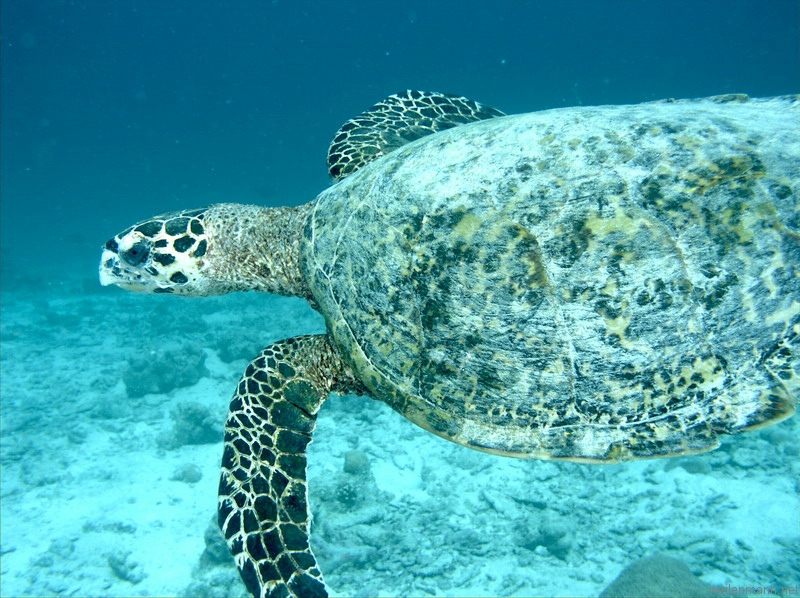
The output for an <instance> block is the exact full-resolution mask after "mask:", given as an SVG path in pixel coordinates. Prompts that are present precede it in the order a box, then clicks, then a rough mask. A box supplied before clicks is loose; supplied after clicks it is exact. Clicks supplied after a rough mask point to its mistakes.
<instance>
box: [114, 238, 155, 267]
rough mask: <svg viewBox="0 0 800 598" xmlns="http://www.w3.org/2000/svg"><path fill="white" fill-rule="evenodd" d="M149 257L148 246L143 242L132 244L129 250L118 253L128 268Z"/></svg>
mask: <svg viewBox="0 0 800 598" xmlns="http://www.w3.org/2000/svg"><path fill="white" fill-rule="evenodd" d="M149 256H150V246H149V244H148V243H146V242H145V241H139V242H138V243H134V244H133V245H131V247H130V248H128V249H126V250H125V251H122V252H120V254H119V257H120V258H122V260H123V261H124V262H125V263H126V264H128V265H129V266H138V265H139V264H141V263H142V262H143V261H145V260H146V259H147V258H148V257H149Z"/></svg>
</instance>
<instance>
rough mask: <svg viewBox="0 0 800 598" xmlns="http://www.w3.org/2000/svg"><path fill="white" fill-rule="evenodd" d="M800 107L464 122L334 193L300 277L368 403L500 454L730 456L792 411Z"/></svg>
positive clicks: (582, 113)
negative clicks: (726, 442) (734, 440)
mask: <svg viewBox="0 0 800 598" xmlns="http://www.w3.org/2000/svg"><path fill="white" fill-rule="evenodd" d="M798 118H800V101H798V97H785V98H773V99H766V100H756V99H749V98H747V97H746V96H728V97H723V98H709V99H704V100H692V101H677V102H676V101H666V102H655V103H650V104H642V105H637V106H610V107H597V108H567V109H558V110H552V111H544V112H536V113H531V114H522V115H515V116H508V117H500V118H492V119H490V120H486V121H481V122H476V123H472V124H467V125H463V126H459V127H456V128H453V129H449V130H446V131H442V132H438V133H435V134H432V135H429V136H427V137H425V138H423V139H419V140H417V141H414V142H412V143H409V144H408V145H405V146H403V147H401V148H399V149H396V150H394V151H393V152H391V153H389V154H388V155H386V156H383V157H382V158H380V159H378V160H375V161H374V162H372V163H370V164H367V165H366V166H364V167H363V168H361V169H360V170H358V171H357V172H355V173H354V174H352V175H350V176H349V177H348V178H346V179H344V180H342V181H340V182H339V183H337V184H335V185H333V186H332V187H330V188H329V189H328V190H326V191H325V192H323V193H322V194H321V195H320V196H319V197H318V198H317V200H316V202H315V203H314V205H313V208H312V210H311V213H310V216H309V220H308V222H307V225H306V230H305V242H304V247H303V250H302V251H303V271H304V276H305V277H306V279H307V281H308V284H309V286H310V288H311V292H312V294H313V297H314V300H315V301H316V303H317V304H318V306H319V308H320V311H321V312H322V314H323V316H324V317H325V320H326V323H327V327H328V330H329V333H330V335H331V336H332V338H333V339H334V342H335V344H336V345H337V346H338V347H339V349H340V351H341V353H342V356H343V358H344V359H345V361H347V362H348V363H349V364H350V366H351V367H352V368H353V369H354V371H355V372H356V374H357V376H359V378H360V379H361V380H362V382H363V383H364V385H365V386H366V387H367V388H368V389H369V391H370V392H371V394H372V395H373V396H374V397H375V398H377V399H379V400H382V401H384V402H386V403H387V404H389V405H390V406H391V407H392V408H394V409H395V410H397V411H398V412H400V413H402V414H403V415H404V416H406V417H407V418H408V419H410V420H411V421H413V422H415V423H416V424H418V425H420V426H422V427H423V428H426V429H428V430H430V431H432V432H434V433H436V434H439V435H441V436H443V437H445V438H448V439H450V440H453V441H455V442H458V443H461V444H464V445H468V446H470V447H473V448H478V449H481V450H486V451H489V452H495V453H502V454H511V455H515V456H529V457H538V458H564V459H572V460H588V461H594V460H600V461H605V460H622V459H632V458H645V457H654V456H664V455H672V454H685V453H692V452H700V451H704V450H709V449H711V448H715V447H716V446H717V445H718V443H719V441H718V438H717V436H718V434H721V433H736V432H739V431H741V430H744V429H747V428H752V427H754V426H758V425H760V424H765V423H768V422H771V421H776V420H779V419H781V418H783V417H786V416H788V415H790V414H791V413H792V412H793V409H794V407H793V399H792V395H796V394H797V391H798V386H799V383H798V376H799V374H800V363H799V360H798V340H797V339H798V332H800V274H799V273H798V269H799V268H800V266H799V265H800V207H799V204H800V202H799V201H798V194H799V193H800V127H797V126H796V125H797V122H798Z"/></svg>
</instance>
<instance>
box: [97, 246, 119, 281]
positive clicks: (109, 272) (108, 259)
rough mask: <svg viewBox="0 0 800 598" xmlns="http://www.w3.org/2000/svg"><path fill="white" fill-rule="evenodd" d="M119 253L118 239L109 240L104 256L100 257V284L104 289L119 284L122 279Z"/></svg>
mask: <svg viewBox="0 0 800 598" xmlns="http://www.w3.org/2000/svg"><path fill="white" fill-rule="evenodd" d="M118 252H119V244H118V243H117V240H116V239H109V240H108V241H106V244H105V245H103V254H102V255H101V256H100V284H101V285H103V286H104V287H107V286H109V285H112V284H119V282H120V279H121V278H122V269H121V268H120V265H119V253H118Z"/></svg>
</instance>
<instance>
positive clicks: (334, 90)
mask: <svg viewBox="0 0 800 598" xmlns="http://www.w3.org/2000/svg"><path fill="white" fill-rule="evenodd" d="M0 11H2V12H1V14H0V28H1V29H0V33H1V39H0V42H1V43H2V48H1V52H2V53H1V55H0V58H1V59H2V64H1V65H0V67H1V69H0V70H1V73H0V77H1V80H0V83H1V84H2V87H1V89H0V93H1V94H2V96H1V100H2V103H1V104H0V109H1V111H0V118H2V122H1V126H2V129H1V130H0V144H1V145H0V160H1V162H0V260H1V261H0V285H1V286H0V293H1V294H0V309H1V310H2V312H1V313H0V324H1V325H2V330H1V331H2V337H1V338H0V360H1V361H0V368H1V369H0V416H1V417H0V458H1V459H2V470H1V473H2V480H1V482H2V485H1V486H0V493H1V494H0V526H1V527H0V595H3V596H42V595H64V596H165V595H186V596H226V595H242V594H243V592H244V589H243V586H242V585H241V584H240V582H239V580H238V575H237V574H236V571H235V567H234V566H233V564H232V562H231V561H230V559H229V557H228V554H227V548H226V547H225V546H224V545H223V544H222V543H221V540H220V539H219V537H218V535H217V532H216V530H215V527H214V525H213V524H212V521H213V519H214V515H215V509H216V485H217V475H218V469H219V459H220V455H221V446H222V445H221V442H220V441H221V427H222V424H223V422H224V419H225V413H226V410H227V404H228V401H229V397H230V394H231V393H232V391H233V389H234V387H235V384H236V381H237V380H238V377H239V375H240V374H241V372H242V371H243V369H244V367H245V365H246V363H247V361H248V360H249V359H250V358H252V357H253V356H255V355H256V354H257V352H258V351H259V350H260V349H261V348H262V347H264V346H266V345H268V344H269V343H271V342H273V341H275V340H278V339H281V338H284V337H286V336H289V335H293V334H303V333H313V332H321V331H322V330H323V328H324V326H323V323H322V320H321V318H320V317H319V316H318V315H317V314H315V313H314V312H313V311H312V310H311V309H310V308H309V307H308V306H307V304H305V302H303V301H301V300H297V299H290V298H279V297H271V296H264V295H256V294H238V295H231V296H226V297H218V298H211V299H204V300H185V299H180V298H175V297H162V296H158V297H156V296H135V295H129V294H126V293H124V292H122V291H120V290H119V289H116V288H101V287H100V286H99V283H98V281H97V266H98V260H99V256H100V248H101V246H102V244H103V243H104V242H105V240H106V239H108V238H109V237H111V236H112V235H113V234H115V233H117V232H119V231H121V230H122V229H124V228H126V227H127V226H129V225H130V224H132V223H134V222H136V221H138V220H141V219H143V218H146V217H148V216H151V215H153V214H155V213H159V212H164V211H170V210H175V209H182V208H190V207H199V206H204V205H207V204H210V203H215V202H222V201H232V202H239V203H256V204H261V205H267V206H270V205H275V206H277V205H298V204H301V203H305V202H307V201H310V200H312V199H313V198H314V197H315V196H316V195H317V194H318V193H319V192H320V191H321V190H323V189H324V188H325V187H326V186H328V185H329V184H330V181H329V179H328V177H327V173H326V167H325V155H326V150H327V147H328V144H329V142H330V140H331V138H332V136H333V134H334V133H335V132H336V130H337V129H338V127H339V126H340V125H341V124H342V123H343V122H344V121H345V120H347V119H348V118H350V117H352V116H355V115H357V114H358V113H360V112H361V111H363V110H364V109H366V108H368V107H370V106H371V105H372V104H374V103H375V102H377V101H379V100H381V99H382V98H384V97H385V96H387V95H389V94H391V93H394V92H397V91H400V90H405V89H422V90H430V91H441V92H447V93H456V94H460V95H464V96H467V97H469V98H471V99H474V100H477V101H479V102H482V103H485V104H487V105H490V106H493V107H496V108H498V109H500V110H503V111H504V112H506V113H509V114H511V113H519V112H529V111H534V110H543V109H548V108H557V107H564V106H575V105H595V104H626V103H639V102H643V101H650V100H657V99H663V98H669V97H673V98H687V97H701V96H709V95H719V94H726V93H746V94H748V95H750V96H772V95H782V94H789V93H798V92H800V1H798V0H767V1H765V0H702V1H689V0H685V1H683V0H663V1H662V0H560V1H555V0H553V1H547V2H545V1H525V0H513V1H512V0H505V1H500V0H496V1H489V0H481V1H477V0H447V1H444V0H441V1H433V0H423V1H417V0H408V1H403V2H393V1H389V0H372V1H367V0H364V1H354V0H350V1H340V2H334V1H303V0H272V1H247V0H241V1H232V2H223V1H221V0H220V1H209V0H191V1H190V0H164V1H157V0H140V1H137V0H128V1H120V0H96V1H88V2H86V1H69V0H3V1H2V2H1V3H0ZM798 427H799V425H798V418H797V417H795V418H792V419H790V420H788V421H786V422H783V423H781V424H779V425H776V426H773V427H771V428H767V429H765V430H762V431H759V432H754V433H751V434H746V435H744V436H741V437H734V438H726V439H725V440H724V442H723V446H722V447H721V448H720V449H719V450H718V451H716V452H713V453H709V454H706V455H699V456H695V457H687V458H680V459H672V460H657V461H651V462H638V463H630V464H625V465H613V466H607V467H598V466H586V465H577V464H569V463H546V462H534V461H531V462H525V461H516V460H511V459H502V458H499V457H492V456H489V455H484V454H479V453H476V452H473V451H470V450H468V449H465V448H462V447H458V446H455V445H452V444H449V443H447V442H445V441H443V440H441V439H439V438H435V437H432V436H431V435H429V434H427V433H426V432H424V431H422V430H421V429H418V428H416V427H415V426H413V425H412V424H410V423H408V422H406V421H405V420H404V419H403V418H402V417H400V416H399V415H397V414H395V413H393V412H391V410H390V409H389V408H388V407H385V406H384V405H382V404H379V403H377V402H375V401H371V400H369V399H367V398H356V397H334V398H332V399H331V400H330V401H329V402H328V403H327V404H326V405H325V407H324V408H323V410H322V412H321V415H320V419H319V424H318V428H317V432H316V434H315V441H314V443H313V444H312V446H311V449H310V465H309V478H310V483H309V484H310V493H311V497H310V500H311V506H312V510H313V512H314V516H315V519H314V527H313V538H312V543H313V548H314V550H315V553H316V554H317V557H318V559H319V561H320V565H321V568H322V570H323V573H324V575H325V578H326V582H327V583H328V585H329V586H330V589H331V592H332V593H333V594H334V595H363V596H372V595H384V596H395V595H442V596H466V595H470V596H489V595H509V596H531V595H561V596H574V595H581V596H582V595H598V594H600V593H601V592H602V591H603V590H604V589H605V588H607V587H608V586H609V584H611V582H612V581H613V580H614V579H615V578H616V577H617V576H618V575H619V574H620V572H621V571H623V570H624V569H625V568H626V567H628V566H629V565H632V564H634V563H639V564H640V565H641V567H640V569H639V570H638V571H639V573H638V575H639V576H640V577H639V578H638V580H637V582H636V583H640V584H645V583H646V582H647V581H648V580H650V579H652V578H654V577H655V574H656V573H657V572H660V573H664V572H665V571H666V572H668V573H669V575H670V576H671V577H670V579H674V580H675V581H674V584H675V585H673V586H670V588H671V589H669V590H665V591H666V593H665V594H664V595H671V594H672V593H673V592H672V590H674V589H675V588H678V587H679V586H680V584H685V585H686V589H687V591H688V592H692V591H694V592H700V593H701V594H702V593H703V592H704V591H706V590H707V588H701V589H699V590H698V587H700V586H697V585H696V584H698V583H701V581H698V580H702V583H704V584H713V585H714V587H717V588H723V589H724V588H725V587H728V590H727V591H728V593H730V587H733V586H740V585H741V586H747V585H750V586H758V587H773V586H774V587H777V588H778V589H779V590H780V588H782V587H786V588H789V587H795V588H796V584H798V583H799V582H800V557H798V554H800V529H799V528H800V515H799V514H798V513H799V512H800V500H798V479H800V466H798V456H799V455H800V446H798V442H797V438H798ZM642 559H644V560H642ZM681 563H682V564H681ZM726 584H732V586H726ZM637 587H640V588H641V587H645V586H637ZM660 587H662V588H663V584H662V586H660ZM680 587H683V586H680ZM651 590H652V588H651ZM653 591H654V590H653ZM795 593H797V591H796V590H795Z"/></svg>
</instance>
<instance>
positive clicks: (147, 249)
mask: <svg viewBox="0 0 800 598" xmlns="http://www.w3.org/2000/svg"><path fill="white" fill-rule="evenodd" d="M207 211H208V208H203V209H199V210H184V211H181V212H170V213H168V214H162V215H160V216H155V217H154V218H150V219H148V220H144V221H142V222H139V223H138V224H135V225H134V226H132V227H130V228H127V229H125V230H124V231H122V232H121V233H119V234H118V235H115V236H114V237H112V238H111V239H109V240H108V241H106V243H105V245H104V246H103V256H102V258H101V260H100V283H101V284H102V285H103V286H106V285H112V284H115V285H117V286H119V287H121V288H123V289H126V290H129V291H134V292H138V293H171V294H176V295H213V294H216V293H217V292H218V291H215V290H214V288H213V286H214V285H213V284H210V282H211V277H209V276H208V262H207V256H206V254H207V252H208V246H209V239H208V235H207V234H206V228H205V226H204V222H203V221H204V218H205V215H206V212H207Z"/></svg>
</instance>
